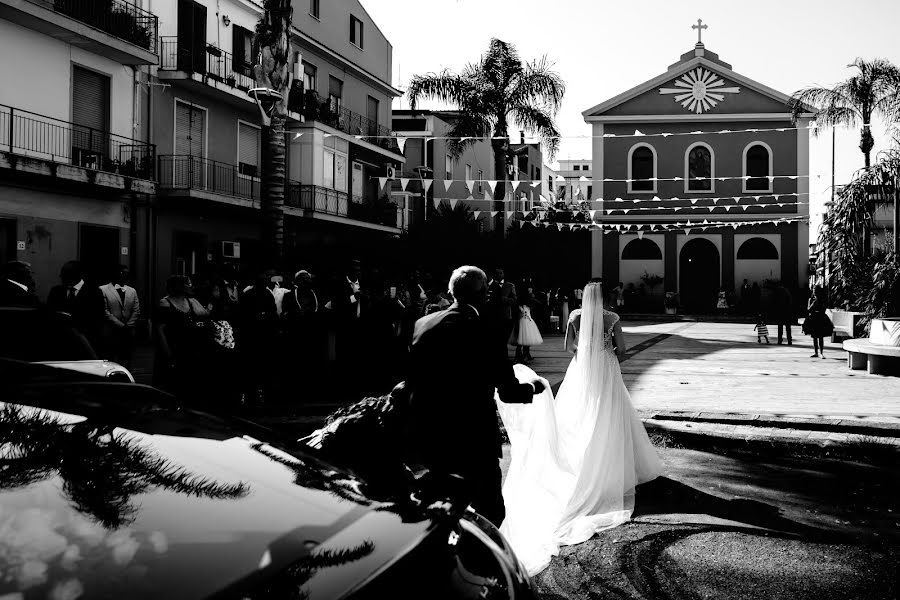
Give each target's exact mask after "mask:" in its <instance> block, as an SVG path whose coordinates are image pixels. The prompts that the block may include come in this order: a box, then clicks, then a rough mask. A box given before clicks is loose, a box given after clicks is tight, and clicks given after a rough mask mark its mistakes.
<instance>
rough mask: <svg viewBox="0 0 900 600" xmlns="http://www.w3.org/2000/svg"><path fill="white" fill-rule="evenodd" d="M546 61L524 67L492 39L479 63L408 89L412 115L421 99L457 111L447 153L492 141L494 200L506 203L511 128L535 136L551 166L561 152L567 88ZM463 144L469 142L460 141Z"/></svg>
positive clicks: (421, 79)
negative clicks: (559, 124) (561, 109)
mask: <svg viewBox="0 0 900 600" xmlns="http://www.w3.org/2000/svg"><path fill="white" fill-rule="evenodd" d="M551 66H552V65H551V64H550V63H548V62H547V57H546V56H545V57H542V58H541V59H539V60H535V61H531V62H529V63H522V60H521V59H520V58H519V54H518V52H517V51H516V48H515V47H514V46H513V45H512V44H507V43H506V42H503V41H501V40H498V39H492V40H491V42H490V45H489V46H488V50H487V52H485V53H484V54H483V55H482V56H481V59H480V60H479V61H478V62H477V63H469V64H468V65H466V67H465V68H463V70H462V71H461V72H460V73H458V74H456V73H451V72H449V71H446V70H445V71H443V72H441V73H429V74H427V75H414V76H413V78H412V80H411V81H410V84H409V90H408V91H407V94H408V95H409V105H410V107H411V108H412V109H413V110H415V108H416V105H417V104H418V103H419V100H420V99H422V98H433V99H437V100H440V101H442V102H445V103H448V104H454V105H456V107H457V108H458V109H459V112H460V115H459V118H458V119H456V120H454V122H453V124H452V126H451V128H450V131H449V132H448V133H447V135H448V137H451V138H456V139H450V140H448V151H449V153H450V155H451V156H452V157H453V158H458V157H459V155H460V154H462V152H463V150H465V148H466V147H467V146H469V145H471V144H473V143H474V142H475V141H476V140H477V139H482V138H484V137H487V136H490V137H491V146H492V148H493V150H494V177H495V178H496V179H498V180H501V179H502V182H498V183H497V188H496V193H495V196H494V197H495V198H496V197H500V198H505V197H506V183H505V182H506V181H507V180H508V178H509V173H508V171H507V164H508V161H509V125H510V123H512V124H515V125H516V126H517V127H519V128H520V129H523V130H525V131H527V132H528V133H530V134H537V136H538V137H540V138H541V141H542V142H543V144H544V147H545V148H546V149H547V153H548V155H549V158H550V159H551V160H552V159H553V157H554V155H555V154H556V151H557V150H558V149H559V130H558V129H557V127H556V122H555V121H554V117H555V116H556V113H557V112H558V111H559V107H560V104H561V103H562V98H563V95H564V94H565V91H566V86H565V83H564V82H563V80H562V79H561V78H560V76H559V75H558V74H557V73H556V72H555V71H552V70H551V68H550V67H551ZM462 138H467V139H465V140H464V139H462Z"/></svg>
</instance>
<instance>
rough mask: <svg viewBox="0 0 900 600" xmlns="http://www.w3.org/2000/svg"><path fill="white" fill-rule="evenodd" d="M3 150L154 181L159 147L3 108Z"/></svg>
mask: <svg viewBox="0 0 900 600" xmlns="http://www.w3.org/2000/svg"><path fill="white" fill-rule="evenodd" d="M0 150H8V151H9V152H11V153H13V154H24V155H26V156H30V157H33V158H41V159H46V160H51V161H54V162H62V163H69V164H72V165H75V166H78V167H84V168H86V169H92V170H95V171H106V172H108V173H117V174H119V175H125V176H127V177H136V178H138V179H150V180H153V179H155V177H154V166H155V162H156V146H154V145H153V144H146V143H144V142H139V141H137V140H133V139H130V138H126V137H122V136H118V135H113V134H111V133H109V132H106V131H102V130H99V129H93V128H91V127H83V126H81V125H76V124H74V123H70V122H68V121H61V120H59V119H54V118H52V117H47V116H44V115H39V114H37V113H33V112H29V111H27V110H22V109H20V108H14V107H11V106H5V105H2V104H0Z"/></svg>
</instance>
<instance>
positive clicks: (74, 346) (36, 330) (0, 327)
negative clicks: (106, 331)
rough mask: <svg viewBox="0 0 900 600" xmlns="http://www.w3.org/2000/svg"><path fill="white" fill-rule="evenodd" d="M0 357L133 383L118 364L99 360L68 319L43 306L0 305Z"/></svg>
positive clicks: (130, 377) (127, 371)
mask: <svg viewBox="0 0 900 600" xmlns="http://www.w3.org/2000/svg"><path fill="white" fill-rule="evenodd" d="M0 331H2V332H3V335H0V358H8V359H13V360H23V361H28V362H36V363H41V364H45V365H48V366H51V367H55V368H57V369H69V370H72V371H79V372H82V373H88V374H91V375H98V376H100V377H106V378H108V379H112V380H115V381H123V382H130V383H134V377H132V375H131V372H130V371H129V370H128V369H126V368H125V367H123V366H122V365H120V364H118V363H115V362H112V361H108V360H103V359H101V358H99V357H98V356H97V353H96V352H95V351H94V348H93V347H92V346H91V344H90V342H88V340H87V338H85V337H84V336H83V335H82V334H81V333H79V332H78V330H77V329H75V327H74V326H73V325H72V318H71V317H70V316H69V315H67V314H65V313H59V312H53V311H51V310H48V309H46V308H43V307H41V308H23V307H11V306H0Z"/></svg>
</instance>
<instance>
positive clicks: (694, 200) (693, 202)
mask: <svg viewBox="0 0 900 600" xmlns="http://www.w3.org/2000/svg"><path fill="white" fill-rule="evenodd" d="M697 200H699V198H691V204H697Z"/></svg>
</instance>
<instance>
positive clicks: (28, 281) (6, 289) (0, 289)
mask: <svg viewBox="0 0 900 600" xmlns="http://www.w3.org/2000/svg"><path fill="white" fill-rule="evenodd" d="M40 303H41V302H40V300H38V297H37V295H36V294H35V293H34V275H32V272H31V265H29V264H28V263H26V262H21V261H18V260H13V261H10V262H8V263H6V264H5V265H3V270H2V274H0V306H27V307H36V306H39V305H40Z"/></svg>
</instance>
